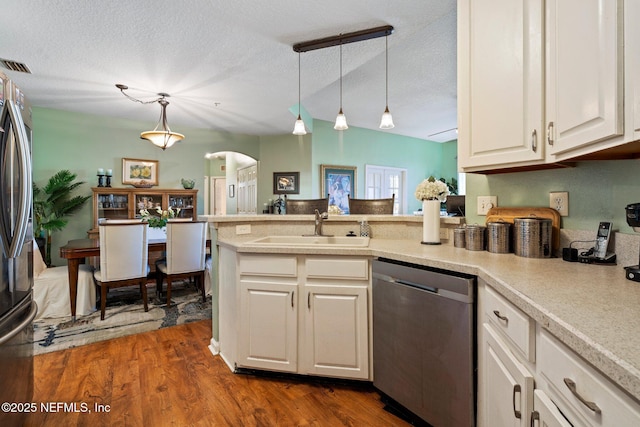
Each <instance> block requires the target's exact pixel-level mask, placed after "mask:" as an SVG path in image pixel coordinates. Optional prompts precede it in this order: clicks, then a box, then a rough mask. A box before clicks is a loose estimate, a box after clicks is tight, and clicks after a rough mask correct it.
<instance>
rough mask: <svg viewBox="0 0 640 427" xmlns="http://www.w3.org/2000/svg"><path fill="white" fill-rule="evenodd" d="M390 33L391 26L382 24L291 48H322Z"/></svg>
mask: <svg viewBox="0 0 640 427" xmlns="http://www.w3.org/2000/svg"><path fill="white" fill-rule="evenodd" d="M392 33H393V27H392V26H391V25H384V26H382V27H375V28H369V29H368V30H360V31H354V32H352V33H344V34H338V35H337V36H330V37H324V38H321V39H316V40H309V41H306V42H300V43H296V44H294V45H293V50H294V51H295V52H308V51H310V50H316V49H324V48H325V47H332V46H338V45H341V44H347V43H354V42H361V41H364V40H370V39H375V38H378V37H384V36H388V35H391V34H392Z"/></svg>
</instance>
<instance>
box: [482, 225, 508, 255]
mask: <svg viewBox="0 0 640 427" xmlns="http://www.w3.org/2000/svg"><path fill="white" fill-rule="evenodd" d="M487 251H489V252H493V253H496V254H508V253H509V252H511V224H509V223H508V222H489V223H487Z"/></svg>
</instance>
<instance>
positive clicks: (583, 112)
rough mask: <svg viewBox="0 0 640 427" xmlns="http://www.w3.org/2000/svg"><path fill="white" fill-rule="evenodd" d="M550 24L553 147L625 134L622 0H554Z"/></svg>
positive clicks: (549, 11)
mask: <svg viewBox="0 0 640 427" xmlns="http://www.w3.org/2000/svg"><path fill="white" fill-rule="evenodd" d="M546 29H547V46H546V53H547V70H546V80H547V133H548V136H547V138H548V139H547V143H548V144H549V145H551V146H550V147H549V150H550V153H551V154H554V155H560V154H562V153H565V152H567V151H569V150H573V149H575V148H578V147H583V146H586V145H589V144H593V143H595V142H598V141H602V140H606V139H608V138H611V137H614V136H617V135H622V134H623V133H624V126H623V125H624V117H623V114H624V113H623V111H624V110H623V109H624V103H623V90H624V81H623V50H622V49H623V44H622V40H623V35H622V29H623V25H622V0H549V1H548V2H547V17H546ZM595 148H597V147H594V150H592V151H595ZM580 154H584V153H583V152H581V153H580ZM565 157H568V156H565Z"/></svg>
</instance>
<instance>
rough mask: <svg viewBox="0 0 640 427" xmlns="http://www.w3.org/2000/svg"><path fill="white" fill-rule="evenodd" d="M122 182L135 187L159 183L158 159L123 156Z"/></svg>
mask: <svg viewBox="0 0 640 427" xmlns="http://www.w3.org/2000/svg"><path fill="white" fill-rule="evenodd" d="M122 183H123V184H131V185H133V186H134V187H152V186H154V185H158V161H157V160H143V159H127V158H124V157H123V158H122Z"/></svg>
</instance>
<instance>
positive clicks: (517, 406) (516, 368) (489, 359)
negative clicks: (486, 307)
mask: <svg viewBox="0 0 640 427" xmlns="http://www.w3.org/2000/svg"><path fill="white" fill-rule="evenodd" d="M483 329H484V333H483V339H482V344H481V345H482V356H483V357H482V360H483V361H482V365H481V367H480V370H481V372H482V379H481V387H482V389H481V391H480V393H481V395H482V401H481V402H482V408H481V410H480V414H482V417H483V422H482V423H478V424H479V425H482V426H487V427H488V426H523V427H524V426H528V425H529V414H530V413H531V410H532V408H533V375H532V374H531V373H530V372H529V371H528V370H527V368H526V367H525V366H524V365H522V364H521V363H520V362H519V361H518V359H517V358H516V357H515V356H514V355H513V353H512V352H511V350H509V348H508V346H507V344H506V343H505V342H504V341H503V340H502V339H501V338H500V337H499V336H498V334H497V332H496V331H495V330H494V329H493V327H492V326H491V325H489V324H484V325H483Z"/></svg>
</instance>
